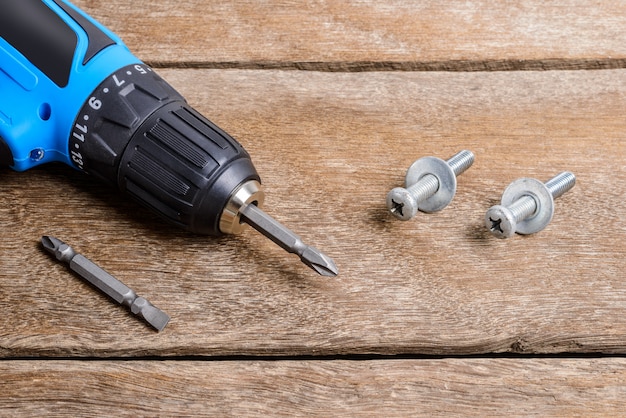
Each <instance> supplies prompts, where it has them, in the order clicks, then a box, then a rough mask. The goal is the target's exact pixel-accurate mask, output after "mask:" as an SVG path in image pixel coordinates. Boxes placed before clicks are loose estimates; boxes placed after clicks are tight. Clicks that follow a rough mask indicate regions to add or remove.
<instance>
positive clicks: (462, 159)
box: [446, 150, 474, 176]
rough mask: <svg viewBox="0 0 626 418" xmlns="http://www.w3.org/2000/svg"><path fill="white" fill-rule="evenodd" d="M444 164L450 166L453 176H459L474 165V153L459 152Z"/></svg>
mask: <svg viewBox="0 0 626 418" xmlns="http://www.w3.org/2000/svg"><path fill="white" fill-rule="evenodd" d="M446 162H447V163H448V165H450V167H451V168H452V171H454V174H455V175H456V176H459V175H461V173H463V172H464V171H465V170H467V169H468V168H470V167H471V166H472V164H474V153H473V152H471V151H468V150H463V151H459V152H458V153H456V154H454V155H453V156H452V157H450V159H448V160H446Z"/></svg>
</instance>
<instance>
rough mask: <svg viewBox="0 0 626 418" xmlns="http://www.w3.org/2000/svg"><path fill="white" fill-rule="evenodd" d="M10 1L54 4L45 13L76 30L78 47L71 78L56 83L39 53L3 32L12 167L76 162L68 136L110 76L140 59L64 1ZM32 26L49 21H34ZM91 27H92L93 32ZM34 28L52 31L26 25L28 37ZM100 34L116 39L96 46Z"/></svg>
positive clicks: (1, 95) (0, 117)
mask: <svg viewBox="0 0 626 418" xmlns="http://www.w3.org/2000/svg"><path fill="white" fill-rule="evenodd" d="M10 1H14V2H15V4H18V2H22V3H19V4H20V5H24V4H30V6H32V7H34V8H36V9H42V7H41V6H42V5H45V7H47V8H49V10H48V9H45V10H44V12H45V13H44V14H45V15H46V16H47V15H48V14H49V11H50V10H51V11H52V12H54V14H56V15H57V16H58V18H57V20H58V19H60V20H58V21H57V22H56V23H57V24H59V22H61V21H62V23H63V24H64V25H66V27H67V28H68V29H69V30H71V31H72V32H73V33H74V34H75V44H74V47H75V50H74V52H73V56H71V66H70V65H69V61H68V67H67V77H66V79H65V80H61V81H59V80H58V79H57V80H56V81H53V79H52V78H54V77H52V78H51V77H50V71H46V70H42V68H43V66H42V65H41V63H40V64H39V65H36V64H34V63H33V61H36V60H35V59H33V56H31V57H30V59H29V58H27V57H26V55H28V54H26V55H25V54H24V53H23V51H24V50H23V49H22V50H20V49H19V47H15V46H14V44H15V43H16V42H9V41H7V39H6V37H2V36H0V139H2V140H4V142H5V143H6V144H7V145H8V148H9V149H10V151H11V154H12V157H13V164H12V165H11V167H12V168H13V169H15V170H18V171H23V170H27V169H29V168H31V167H33V166H36V165H39V164H42V163H46V162H51V161H61V162H64V163H67V164H68V165H72V158H73V156H72V154H71V152H70V150H69V149H68V139H69V138H70V135H73V134H74V133H75V130H74V133H73V128H74V126H75V125H76V124H77V122H76V117H77V114H78V112H79V111H80V109H81V108H82V107H83V105H84V104H85V103H89V99H90V97H91V95H92V93H93V92H94V90H95V89H96V88H97V87H98V85H99V84H100V83H101V82H102V81H103V80H104V79H105V78H107V77H108V76H110V75H111V74H112V73H113V72H115V71H116V70H118V69H120V68H122V67H125V66H128V65H131V64H138V63H140V61H139V59H138V58H136V57H135V56H134V55H132V54H131V53H130V51H129V50H128V48H126V46H125V45H124V44H123V42H122V41H121V40H120V39H119V38H118V37H117V36H116V35H115V34H113V33H112V32H110V31H109V30H107V29H106V28H104V27H103V26H102V25H100V24H99V23H97V22H96V21H94V20H93V19H91V18H90V17H88V16H87V15H85V14H83V13H81V12H79V11H78V9H76V8H75V7H74V6H72V5H70V4H69V3H67V2H64V1H63V0H56V1H55V0H10ZM30 6H28V7H30ZM19 7H22V6H19ZM28 7H27V8H28ZM68 11H70V13H68ZM3 13H4V11H3ZM79 13H80V15H78V14H79ZM6 19H9V17H7V18H6ZM29 21H30V20H29ZM79 22H80V23H79ZM32 24H33V25H42V24H45V22H43V23H42V21H41V19H39V20H37V19H33V20H32ZM91 25H93V26H91ZM86 26H89V28H88V29H87V30H86V29H85V27H86ZM31 29H33V31H34V32H39V33H41V32H42V30H43V31H44V32H45V30H46V29H45V28H43V29H42V28H41V27H38V28H29V27H28V25H26V26H24V25H22V24H20V30H23V31H24V36H27V34H28V31H31ZM69 30H68V31H66V32H68V33H69ZM95 32H99V33H98V36H100V37H101V38H106V39H108V40H110V42H107V43H104V44H102V45H104V46H103V47H102V48H97V49H96V50H94V48H93V42H94V39H95V38H96V37H95V36H94V33H95ZM0 35H2V33H1V29H0ZM50 35H51V37H52V39H46V41H47V44H53V43H54V42H56V40H55V39H54V35H55V34H54V33H53V31H51V32H50ZM13 40H15V34H14V33H13ZM31 42H33V41H31ZM90 42H91V46H90ZM44 52H45V51H44ZM35 58H37V57H36V56H35ZM94 105H96V106H97V105H98V103H95V104H94Z"/></svg>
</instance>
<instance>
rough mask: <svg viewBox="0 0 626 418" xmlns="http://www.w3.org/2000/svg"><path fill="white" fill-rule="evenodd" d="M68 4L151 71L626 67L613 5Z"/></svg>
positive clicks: (624, 8) (576, 0)
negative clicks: (104, 29) (97, 23)
mask: <svg viewBox="0 0 626 418" xmlns="http://www.w3.org/2000/svg"><path fill="white" fill-rule="evenodd" d="M76 4H77V5H79V6H81V7H83V8H84V9H85V10H87V11H88V12H89V13H91V14H92V15H94V16H96V17H97V18H98V19H100V20H101V21H102V22H103V23H105V24H106V25H107V26H109V27H110V28H112V29H113V30H114V31H115V32H117V33H118V34H120V35H121V36H122V37H123V39H124V40H125V41H126V42H127V44H128V45H129V46H130V47H131V49H132V50H133V51H135V52H136V53H137V55H138V56H139V57H141V58H142V59H144V60H146V61H148V62H150V63H152V64H156V65H159V66H164V65H165V66H208V67H219V68H221V67H230V66H233V67H247V68H268V67H269V68H272V67H274V68H299V69H306V68H308V69H320V70H335V71H343V70H346V69H348V70H363V69H388V70H399V69H404V70H416V69H417V70H441V69H445V70H461V71H467V70H472V71H476V70H481V71H482V70H494V69H509V70H510V69H542V68H560V69H563V68H569V69H572V68H573V69H576V68H615V67H624V65H625V64H626V31H625V30H624V27H626V3H625V2H623V1H600V2H594V3H593V5H591V4H590V3H589V2H588V1H584V0H570V1H562V0H551V1H540V0H525V1H521V2H520V1H494V0H471V1H448V2H438V1H413V2H406V1H385V2H372V1H352V2H341V1H329V0H315V1H295V2H294V1H288V2H286V1H282V0H268V1H256V0H247V1H202V2H198V1H195V0H178V1H175V2H173V1H158V2H151V3H150V5H149V6H148V7H146V5H145V4H144V3H139V2H128V1H125V0H111V1H107V2H101V1H90V0H77V1H76Z"/></svg>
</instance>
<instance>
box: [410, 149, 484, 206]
mask: <svg viewBox="0 0 626 418" xmlns="http://www.w3.org/2000/svg"><path fill="white" fill-rule="evenodd" d="M446 163H448V165H449V166H450V168H452V171H454V175H456V176H459V175H460V174H462V173H463V172H464V171H465V170H467V169H468V168H470V167H471V166H472V164H473V163H474V154H473V153H472V152H471V151H467V150H463V151H459V152H457V153H456V154H454V155H453V156H452V157H450V158H449V159H448V160H446ZM406 189H407V190H408V192H409V193H411V195H413V197H415V200H417V201H418V202H421V201H424V200H426V199H428V198H429V197H431V196H432V195H434V194H435V193H437V190H439V180H438V179H437V177H436V176H433V175H432V174H426V175H425V176H424V177H422V178H421V179H419V180H418V181H417V182H416V183H415V184H413V185H411V186H409V187H407V188H406Z"/></svg>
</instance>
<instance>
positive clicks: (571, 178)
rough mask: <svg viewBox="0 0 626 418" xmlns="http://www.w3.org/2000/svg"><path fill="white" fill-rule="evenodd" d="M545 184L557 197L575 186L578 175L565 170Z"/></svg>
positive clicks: (554, 196)
mask: <svg viewBox="0 0 626 418" xmlns="http://www.w3.org/2000/svg"><path fill="white" fill-rule="evenodd" d="M545 184H546V187H547V188H548V190H550V193H552V197H553V198H555V199H556V198H557V197H559V196H561V195H563V194H564V193H565V192H567V191H568V190H570V189H571V188H572V187H574V185H575V184H576V176H575V175H574V174H573V173H571V172H569V171H564V172H562V173H560V174H558V175H556V176H554V177H553V178H551V179H550V180H548V181H546V183H545Z"/></svg>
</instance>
